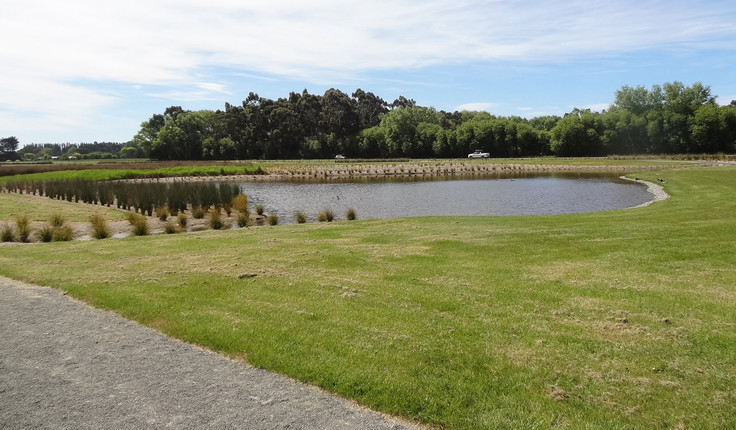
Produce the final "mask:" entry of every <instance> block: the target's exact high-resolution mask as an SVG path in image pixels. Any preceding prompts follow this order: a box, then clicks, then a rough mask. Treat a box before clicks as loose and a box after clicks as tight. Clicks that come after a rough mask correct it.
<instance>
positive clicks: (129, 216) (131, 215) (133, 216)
mask: <svg viewBox="0 0 736 430" xmlns="http://www.w3.org/2000/svg"><path fill="white" fill-rule="evenodd" d="M142 217H143V216H142V215H138V214H137V213H136V212H128V213H126V214H125V219H126V220H127V221H128V222H129V223H130V225H135V223H136V222H138V220H139V219H140V218H142ZM52 225H53V223H52Z"/></svg>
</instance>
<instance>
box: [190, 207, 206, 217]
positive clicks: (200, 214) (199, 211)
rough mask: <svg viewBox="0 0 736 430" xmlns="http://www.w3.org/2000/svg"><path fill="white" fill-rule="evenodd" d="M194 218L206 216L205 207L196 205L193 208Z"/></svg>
mask: <svg viewBox="0 0 736 430" xmlns="http://www.w3.org/2000/svg"><path fill="white" fill-rule="evenodd" d="M192 218H194V219H202V218H204V208H203V207H202V206H194V207H193V208H192Z"/></svg>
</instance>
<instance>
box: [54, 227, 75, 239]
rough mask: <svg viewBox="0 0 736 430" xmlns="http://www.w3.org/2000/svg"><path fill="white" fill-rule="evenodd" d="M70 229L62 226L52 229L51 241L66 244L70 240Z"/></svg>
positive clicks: (71, 233)
mask: <svg viewBox="0 0 736 430" xmlns="http://www.w3.org/2000/svg"><path fill="white" fill-rule="evenodd" d="M72 235H73V232H72V228H71V227H69V226H68V225H66V224H64V225H61V226H59V227H56V228H55V229H53V232H52V233H51V240H52V241H54V242H68V241H70V240H72Z"/></svg>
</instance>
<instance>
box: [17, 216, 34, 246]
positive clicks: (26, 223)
mask: <svg viewBox="0 0 736 430" xmlns="http://www.w3.org/2000/svg"><path fill="white" fill-rule="evenodd" d="M15 228H16V231H17V233H18V239H19V240H20V241H21V242H28V237H29V236H30V235H31V226H30V220H29V219H28V215H25V214H22V215H17V216H16V217H15Z"/></svg>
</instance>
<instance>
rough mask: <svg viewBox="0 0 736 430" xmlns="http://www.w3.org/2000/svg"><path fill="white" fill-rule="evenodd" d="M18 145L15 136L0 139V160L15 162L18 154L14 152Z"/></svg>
mask: <svg viewBox="0 0 736 430" xmlns="http://www.w3.org/2000/svg"><path fill="white" fill-rule="evenodd" d="M19 144H20V142H19V141H18V138H17V137H15V136H10V137H4V138H2V139H0V160H16V159H17V158H18V154H16V152H15V151H16V150H17V149H18V145H19Z"/></svg>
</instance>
